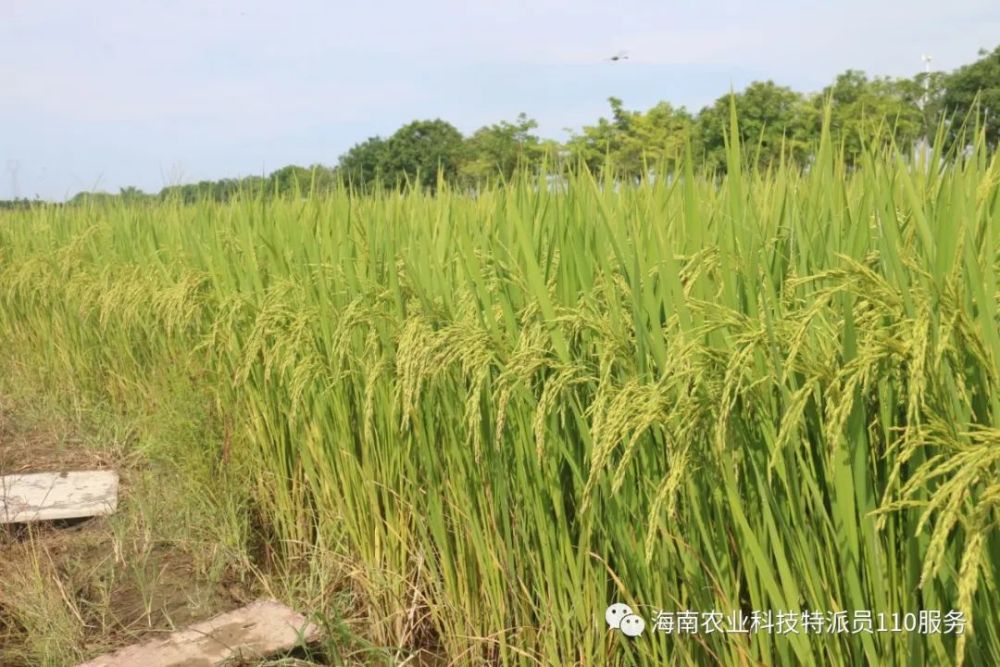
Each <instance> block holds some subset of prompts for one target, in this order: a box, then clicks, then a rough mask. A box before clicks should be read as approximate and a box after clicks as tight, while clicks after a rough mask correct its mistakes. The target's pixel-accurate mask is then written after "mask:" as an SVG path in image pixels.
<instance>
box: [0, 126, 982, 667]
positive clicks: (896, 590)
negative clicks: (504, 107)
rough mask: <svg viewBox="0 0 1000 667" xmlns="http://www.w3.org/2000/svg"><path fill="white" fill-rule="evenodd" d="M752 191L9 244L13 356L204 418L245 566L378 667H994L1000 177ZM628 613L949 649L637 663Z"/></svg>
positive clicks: (71, 380)
mask: <svg viewBox="0 0 1000 667" xmlns="http://www.w3.org/2000/svg"><path fill="white" fill-rule="evenodd" d="M742 161H743V160H742V152H741V148H740V146H739V145H738V144H733V145H731V146H730V163H729V170H728V173H727V174H726V175H724V176H721V177H718V176H717V175H712V174H697V173H694V171H693V169H692V167H691V166H690V162H688V163H687V164H686V165H683V166H684V167H685V168H684V169H682V171H681V174H682V177H680V178H677V179H675V180H671V181H665V180H662V181H658V182H655V183H644V184H641V185H636V186H618V185H616V184H615V183H613V182H611V181H610V180H607V179H605V180H596V179H594V178H593V177H591V176H589V175H588V174H585V173H583V174H576V175H571V176H569V182H568V185H567V187H566V188H565V189H564V190H560V191H554V190H550V189H549V188H547V187H545V185H544V183H545V181H544V179H539V180H533V179H532V178H531V177H529V176H526V175H522V176H520V177H519V179H518V180H516V182H513V183H511V184H508V185H507V186H506V187H502V188H488V189H485V190H484V191H481V192H479V193H478V194H477V196H476V197H475V198H472V197H469V196H466V195H464V194H461V193H457V192H452V191H449V190H448V188H447V187H446V186H444V185H443V184H442V185H440V186H439V188H438V191H437V194H436V195H433V196H431V195H429V194H426V193H422V192H419V191H408V192H403V193H397V192H385V191H383V192H376V193H374V194H372V195H366V196H358V195H354V194H353V193H352V192H351V191H350V190H349V189H348V188H347V187H346V186H344V187H341V188H340V189H338V190H336V191H335V192H333V193H332V194H329V195H327V196H323V197H304V198H302V197H294V198H287V199H266V200H265V199H242V200H239V201H235V202H231V203H226V204H215V203H210V202H204V203H200V204H197V205H193V206H192V205H181V204H179V203H161V204H156V205H151V206H135V205H111V206H91V207H79V208H57V207H37V208H33V209H31V210H29V211H25V212H13V213H6V214H4V215H3V217H2V218H0V350H4V351H5V352H4V354H7V355H12V356H13V355H16V357H17V358H18V359H19V360H20V362H21V363H22V364H25V365H28V366H29V367H30V369H31V370H30V373H31V374H32V376H33V377H35V378H36V380H37V381H39V382H43V383H49V384H50V385H51V386H56V387H59V388H60V391H62V392H65V393H67V394H68V395H81V396H90V397H100V400H102V401H105V402H107V403H108V404H109V405H113V406H129V407H130V409H131V410H133V412H141V410H142V407H143V406H144V405H147V404H148V403H150V402H153V401H155V400H156V399H157V397H159V396H183V395H188V394H192V395H197V396H199V397H204V401H203V404H204V405H208V406H210V413H211V419H212V420H214V422H213V423H215V424H216V425H217V426H218V428H217V431H216V437H215V438H214V439H213V440H206V441H205V442H203V443H201V445H202V448H203V450H205V451H208V452H210V454H209V455H205V454H203V453H202V454H197V453H195V452H194V451H193V450H191V449H188V450H185V451H184V454H185V455H187V456H191V457H195V458H196V459H197V460H198V461H218V462H221V461H225V462H226V463H225V466H231V467H233V469H235V470H238V471H240V472H239V474H238V475H236V476H235V477H223V478H221V479H224V480H225V481H224V483H222V482H220V484H219V486H220V487H221V488H228V487H229V486H232V487H235V488H238V489H241V490H242V492H243V495H241V496H239V497H240V498H243V499H245V502H246V507H247V508H250V510H251V511H252V513H253V516H255V517H256V519H255V521H254V524H253V525H252V526H248V527H247V530H248V534H247V535H246V536H245V537H242V538H240V540H237V542H238V543H240V544H242V545H244V546H245V545H247V544H249V543H251V542H254V543H255V544H257V545H258V546H259V547H260V549H259V551H258V552H257V553H255V555H254V558H255V560H256V562H258V563H259V562H270V563H273V564H276V567H277V570H278V571H284V572H287V573H296V574H295V575H294V578H293V580H294V582H296V583H295V584H294V585H293V586H290V587H289V588H288V589H286V591H285V592H286V593H287V595H286V597H293V596H294V595H295V592H294V591H295V590H296V587H298V589H297V590H299V591H300V593H301V591H313V592H315V591H318V590H324V591H329V590H331V589H333V590H336V591H337V595H339V596H342V597H341V598H339V599H341V600H342V601H346V602H344V603H342V604H341V605H340V606H339V607H338V613H340V614H344V613H346V614H347V616H348V617H349V618H352V619H363V623H364V627H357V626H356V627H352V628H351V631H352V632H353V631H357V632H358V634H362V635H363V636H364V637H365V638H366V641H367V642H368V644H367V645H368V646H370V647H371V649H370V650H371V653H370V654H364V653H361V654H354V655H355V657H357V655H367V658H365V659H367V660H368V661H370V662H377V661H385V662H389V663H401V662H404V661H407V660H410V661H411V662H410V663H409V664H413V661H415V660H417V652H418V651H419V650H421V649H424V650H426V652H427V653H428V654H434V655H437V656H441V657H443V658H444V659H446V660H447V661H449V662H451V663H453V664H542V665H548V664H581V665H590V664H609V665H633V664H651V663H653V662H654V661H655V662H658V663H666V664H685V665H686V664H726V665H730V664H733V665H736V664H862V663H868V664H886V665H913V664H960V663H963V662H964V663H966V664H976V665H988V664H996V663H997V661H998V660H1000V631H998V626H997V624H996V619H997V618H1000V608H998V607H1000V602H998V600H1000V596H998V595H997V590H996V582H997V577H998V575H1000V570H998V567H1000V566H998V563H1000V536H998V532H997V530H996V527H997V517H998V505H1000V482H997V480H998V479H1000V478H998V475H997V473H998V470H1000V455H998V452H1000V392H998V386H997V385H998V381H1000V317H998V307H1000V292H998V290H997V275H998V271H1000V157H998V155H997V154H996V153H994V152H990V151H988V150H986V148H985V147H984V146H983V144H982V143H981V142H979V143H977V144H976V146H975V149H974V150H973V151H972V152H970V153H968V154H967V155H964V156H958V157H949V158H948V159H947V160H945V159H944V158H943V157H942V156H940V155H938V154H937V153H935V154H934V155H933V156H932V157H930V158H923V159H921V160H919V161H912V160H908V159H904V158H903V157H902V156H900V155H898V154H895V153H880V154H870V155H868V156H867V157H866V159H865V160H864V162H863V164H862V165H861V167H860V168H858V169H856V170H848V169H847V168H846V167H845V163H844V160H843V159H842V156H841V155H840V154H839V152H838V150H837V147H836V146H834V145H832V144H831V143H830V141H829V138H828V136H825V138H824V140H823V142H822V144H821V145H820V146H819V147H818V148H817V153H816V159H815V162H814V164H813V165H812V166H811V168H810V169H809V170H808V171H807V172H805V173H803V172H800V171H797V170H794V169H792V168H788V167H784V166H778V167H775V168H774V169H772V170H769V171H766V172H762V171H756V170H752V171H751V170H744V169H742V168H741V166H740V165H741V164H742ZM931 165H934V166H933V167H932V166H931ZM167 380H169V382H167ZM164 383H166V388H164V386H165V384H164ZM152 387H159V390H158V391H156V392H153V391H151V388H152ZM149 409H150V410H151V411H152V412H153V413H154V414H155V406H152V407H150V408H149ZM194 418H195V417H192V419H194ZM206 419H207V418H206ZM145 428H152V429H155V426H153V425H148V426H146V427H144V429H145ZM220 465H222V464H221V463H220ZM237 515H238V513H237ZM248 553H249V550H248ZM289 576H292V575H289ZM306 597H308V596H300V597H299V600H305V598H306ZM311 599H312V601H313V603H314V604H318V603H317V601H318V600H320V599H325V600H327V602H324V603H323V604H322V605H318V606H322V607H323V609H314V611H319V612H321V613H327V614H328V612H329V610H330V608H331V607H330V605H329V604H328V600H329V598H320V597H317V596H315V595H314V596H312V598H311ZM613 601H624V602H626V603H628V604H630V605H631V606H632V607H633V609H636V610H638V611H639V613H640V614H642V615H643V616H645V617H646V619H647V623H650V619H651V618H652V617H653V614H654V613H655V612H656V611H657V610H660V609H663V610H667V611H679V610H685V609H688V610H696V611H705V612H707V611H713V610H717V611H721V612H724V613H726V614H728V613H729V612H731V611H735V610H744V611H746V612H747V613H748V614H749V612H750V611H751V610H760V611H763V610H773V611H775V612H778V611H784V610H794V611H800V610H819V611H824V612H825V611H830V612H834V611H842V610H846V611H850V612H853V611H855V610H871V611H872V612H874V613H875V614H878V613H879V612H883V613H886V614H890V615H891V614H892V613H900V614H903V613H906V612H918V611H919V610H922V609H923V610H935V609H939V610H942V611H948V610H951V609H956V610H960V611H961V612H963V613H964V614H965V615H966V618H967V621H968V624H967V626H966V632H965V633H964V634H962V635H955V634H928V635H922V634H918V633H905V632H901V633H888V632H887V633H874V634H850V633H848V634H816V635H809V634H788V635H782V636H778V635H775V634H767V633H757V634H751V635H733V634H729V635H722V634H719V633H714V634H698V635H695V636H691V637H677V636H670V635H666V634H664V633H656V632H651V631H647V632H646V633H645V634H644V635H643V636H642V637H640V638H638V639H636V640H633V641H629V640H627V639H626V638H624V637H623V636H621V635H617V634H614V633H611V632H609V631H608V630H607V629H606V628H605V626H604V610H605V608H606V607H607V605H608V604H609V603H611V602H613ZM305 604H306V605H307V606H308V602H306V603H305ZM345 609H349V611H345ZM329 618H331V617H330V616H329V615H328V616H327V619H329ZM338 622H339V621H336V622H332V623H333V626H334V627H342V626H337V623H338ZM364 650H367V649H362V651H364Z"/></svg>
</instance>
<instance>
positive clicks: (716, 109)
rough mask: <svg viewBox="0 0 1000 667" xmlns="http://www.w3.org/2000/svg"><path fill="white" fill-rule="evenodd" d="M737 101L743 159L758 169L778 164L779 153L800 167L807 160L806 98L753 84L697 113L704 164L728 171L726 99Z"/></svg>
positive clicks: (810, 121) (810, 114) (809, 114)
mask: <svg viewBox="0 0 1000 667" xmlns="http://www.w3.org/2000/svg"><path fill="white" fill-rule="evenodd" d="M731 99H732V100H733V101H735V104H736V114H737V117H738V118H739V129H740V142H741V143H742V144H743V148H744V154H745V155H748V156H756V159H757V164H758V166H760V167H767V165H769V164H771V163H773V162H775V161H777V160H778V159H779V158H780V156H781V152H782V150H784V151H785V153H786V155H787V156H789V157H790V158H791V159H792V160H795V161H796V162H799V163H800V164H804V163H805V162H806V160H807V157H808V150H809V147H810V142H811V139H812V138H813V132H812V131H811V128H812V126H813V125H814V119H815V116H816V111H815V109H814V108H812V107H811V106H810V105H809V104H808V101H807V100H806V98H805V97H804V96H803V95H801V94H800V93H797V92H795V91H793V90H792V89H791V88H787V87H785V86H779V85H777V84H775V83H774V82H773V81H755V82H753V83H751V84H750V85H749V86H747V88H746V89H745V90H743V91H742V92H740V93H733V94H732V95H725V96H723V97H720V98H719V99H717V100H716V101H715V103H714V104H713V105H712V106H709V107H705V108H704V109H702V110H701V112H700V113H699V114H698V118H697V124H698V135H699V140H700V145H701V147H702V150H703V154H704V159H705V161H706V162H707V164H708V165H709V166H711V167H714V168H716V169H720V170H723V169H725V168H726V150H725V136H726V135H727V134H728V133H729V110H730V100H731Z"/></svg>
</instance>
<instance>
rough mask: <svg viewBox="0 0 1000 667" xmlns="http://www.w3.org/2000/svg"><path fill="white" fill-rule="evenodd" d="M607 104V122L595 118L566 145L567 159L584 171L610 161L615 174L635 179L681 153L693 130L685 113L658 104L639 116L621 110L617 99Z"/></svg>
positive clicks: (599, 166) (620, 104) (612, 98)
mask: <svg viewBox="0 0 1000 667" xmlns="http://www.w3.org/2000/svg"><path fill="white" fill-rule="evenodd" d="M608 102H609V104H610V105H611V118H610V119H608V118H603V117H602V118H599V119H598V121H597V124H596V125H589V126H585V127H584V128H583V132H582V133H581V134H578V135H574V136H572V137H571V138H570V140H569V142H567V149H568V150H569V153H570V155H572V156H573V157H574V158H575V159H577V160H579V161H582V162H583V163H585V164H586V165H587V167H588V168H590V169H591V170H594V171H596V170H599V169H601V168H602V167H603V166H604V165H605V163H606V161H607V160H608V159H609V158H610V160H611V164H612V166H613V167H614V168H615V169H616V170H618V173H619V174H622V175H624V176H626V177H628V178H639V177H642V176H645V175H648V172H649V171H650V170H654V169H655V168H656V167H657V166H658V165H660V164H661V163H663V162H664V161H666V160H670V159H674V158H676V157H678V156H679V155H681V154H682V153H683V150H684V146H685V144H686V143H687V141H688V139H689V138H691V136H692V128H693V119H692V118H691V115H690V114H689V113H688V112H687V111H686V110H684V109H683V108H675V107H673V106H671V105H670V104H669V103H668V102H660V103H659V104H657V105H656V106H654V107H653V108H651V109H650V110H649V111H647V112H645V113H643V112H640V111H629V110H627V109H625V107H624V105H623V104H622V101H621V100H620V99H618V98H617V97H610V98H608Z"/></svg>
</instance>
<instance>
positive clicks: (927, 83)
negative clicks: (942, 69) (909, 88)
mask: <svg viewBox="0 0 1000 667" xmlns="http://www.w3.org/2000/svg"><path fill="white" fill-rule="evenodd" d="M920 59H921V60H923V61H924V97H923V99H922V100H921V101H920V113H921V115H923V117H924V139H923V141H922V142H921V143H922V144H923V154H924V158H925V159H926V157H927V153H928V152H929V149H930V146H931V138H930V133H931V128H930V119H929V118H928V117H927V104H928V102H930V100H931V61H932V60H934V57H933V56H929V55H927V54H926V53H925V54H921V56H920Z"/></svg>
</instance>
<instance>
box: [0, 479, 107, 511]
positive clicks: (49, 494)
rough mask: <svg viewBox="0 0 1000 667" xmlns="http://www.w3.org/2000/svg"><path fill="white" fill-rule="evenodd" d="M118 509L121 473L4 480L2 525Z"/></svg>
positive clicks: (0, 504)
mask: <svg viewBox="0 0 1000 667" xmlns="http://www.w3.org/2000/svg"><path fill="white" fill-rule="evenodd" d="M116 509H118V473H116V472H115V471H113V470H90V471H75V472H41V473H32V474H25V475H5V476H3V477H0V523H26V522H29V521H53V520H56V519H78V518H81V517H88V516H101V515H104V514H111V513H113V512H114V511H115V510H116Z"/></svg>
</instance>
